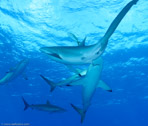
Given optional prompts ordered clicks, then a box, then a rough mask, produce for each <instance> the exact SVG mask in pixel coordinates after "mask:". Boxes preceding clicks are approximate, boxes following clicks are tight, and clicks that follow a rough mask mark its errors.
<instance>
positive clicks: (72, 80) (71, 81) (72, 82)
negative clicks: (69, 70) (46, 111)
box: [40, 69, 112, 92]
mask: <svg viewBox="0 0 148 126" xmlns="http://www.w3.org/2000/svg"><path fill="white" fill-rule="evenodd" d="M86 74H87V69H86V70H77V72H75V74H74V75H72V76H71V77H69V78H67V79H65V80H62V81H60V82H58V83H55V82H53V81H51V80H49V79H48V78H47V77H44V76H43V75H40V76H41V78H42V79H43V80H44V81H45V82H46V83H47V84H48V85H49V86H50V87H51V88H50V92H52V91H53V90H54V89H55V88H56V87H57V86H60V87H61V86H76V85H81V83H78V81H79V80H81V79H82V78H84V77H85V76H86ZM97 88H102V89H104V90H106V91H108V92H112V89H111V88H110V86H108V85H107V84H106V83H105V82H104V81H103V80H99V81H98V84H97Z"/></svg>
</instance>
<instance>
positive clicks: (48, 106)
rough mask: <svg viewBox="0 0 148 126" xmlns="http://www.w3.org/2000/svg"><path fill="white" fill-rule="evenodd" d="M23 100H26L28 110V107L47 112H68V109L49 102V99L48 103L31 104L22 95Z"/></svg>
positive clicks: (25, 108)
mask: <svg viewBox="0 0 148 126" xmlns="http://www.w3.org/2000/svg"><path fill="white" fill-rule="evenodd" d="M22 100H23V102H24V105H25V107H24V111H25V110H27V109H28V108H31V109H36V110H39V111H45V112H49V113H54V112H66V110H65V109H64V108H61V107H58V106H56V105H53V104H51V103H50V102H49V100H47V102H46V104H36V105H34V104H32V105H29V104H28V103H27V102H26V100H25V99H24V97H22Z"/></svg>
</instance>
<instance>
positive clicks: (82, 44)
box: [79, 37, 86, 46]
mask: <svg viewBox="0 0 148 126" xmlns="http://www.w3.org/2000/svg"><path fill="white" fill-rule="evenodd" d="M85 41H86V37H85V38H84V39H83V41H82V42H80V43H79V46H85Z"/></svg>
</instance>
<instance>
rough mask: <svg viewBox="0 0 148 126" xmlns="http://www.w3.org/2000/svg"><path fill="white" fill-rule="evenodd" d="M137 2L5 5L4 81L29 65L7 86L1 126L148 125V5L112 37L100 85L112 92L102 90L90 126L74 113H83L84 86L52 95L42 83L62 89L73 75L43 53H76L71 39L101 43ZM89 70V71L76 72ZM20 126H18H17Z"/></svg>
mask: <svg viewBox="0 0 148 126" xmlns="http://www.w3.org/2000/svg"><path fill="white" fill-rule="evenodd" d="M129 1H130V0H124V1H123V0H84V1H81V0H24V1H23V0H0V78H2V77H3V76H4V75H5V74H6V72H8V71H9V69H10V68H12V67H14V66H15V65H16V64H17V63H18V62H20V61H21V60H22V59H24V58H29V59H30V62H29V64H28V66H27V67H26V69H25V71H24V73H25V75H26V76H27V78H28V80H25V79H24V78H23V76H22V75H20V76H18V77H17V78H15V79H14V80H12V81H10V82H9V83H7V84H5V85H0V125H23V124H24V125H25V124H26V125H30V126H81V125H84V126H148V119H147V118H148V116H147V115H148V36H147V35H148V1H147V0H139V2H138V3H137V4H136V5H134V6H133V7H132V8H131V10H130V11H129V12H128V14H127V15H126V16H125V18H124V19H123V20H122V21H121V23H120V25H119V27H118V28H117V29H116V31H115V32H114V34H113V35H112V36H111V38H110V40H109V42H108V45H107V48H106V49H105V52H104V53H103V55H102V58H103V60H104V65H103V71H102V74H101V79H102V80H104V81H105V82H106V83H107V84H108V85H109V86H110V87H111V88H112V90H113V92H112V93H110V92H106V91H104V90H102V89H97V90H96V92H95V94H94V96H93V99H92V101H91V106H90V107H89V109H88V111H87V113H86V117H85V120H84V123H83V124H81V123H80V115H78V113H77V112H76V111H75V110H74V109H73V108H72V107H71V106H70V104H71V103H73V104H75V105H77V106H80V107H81V106H82V87H81V86H73V87H59V88H56V89H55V91H54V92H53V93H51V92H50V87H49V86H48V85H47V83H46V82H45V81H44V80H43V79H42V78H41V77H40V76H39V75H40V74H42V75H44V76H46V77H48V78H50V79H51V80H52V81H54V82H58V81H60V80H62V79H64V78H67V77H69V76H71V75H72V72H70V70H69V69H68V68H67V67H66V66H65V65H63V64H61V63H58V62H55V61H53V60H50V59H49V58H48V57H47V55H45V54H43V53H41V52H40V51H39V49H40V48H41V47H44V46H65V45H66V46H77V43H76V42H75V41H73V40H72V39H71V38H70V37H69V36H68V33H73V34H75V35H76V36H77V37H78V39H79V40H80V41H82V40H83V38H84V37H85V36H87V39H86V45H91V44H94V43H97V42H98V41H99V40H100V38H101V37H102V36H103V35H104V33H105V32H106V30H107V28H108V27H109V25H110V23H111V22H112V21H113V19H114V18H115V17H116V15H117V14H118V13H119V12H120V11H121V9H122V8H123V7H124V6H125V5H126V4H127V3H128V2H129ZM75 67H79V68H81V67H82V68H87V66H86V65H83V66H75ZM22 96H23V97H24V98H25V99H26V101H27V102H28V103H29V104H44V103H46V101H47V100H49V101H50V102H51V103H52V104H55V105H57V106H60V107H63V108H65V109H67V112H65V113H48V112H43V111H37V110H32V109H30V108H29V109H28V110H26V111H24V103H23V101H22V98H21V97H22ZM15 123H16V124H15Z"/></svg>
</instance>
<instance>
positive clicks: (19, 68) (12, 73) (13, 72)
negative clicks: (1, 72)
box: [0, 58, 29, 85]
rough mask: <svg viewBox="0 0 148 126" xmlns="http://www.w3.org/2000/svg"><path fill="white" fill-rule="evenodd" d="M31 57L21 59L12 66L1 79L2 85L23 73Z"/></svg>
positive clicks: (0, 83)
mask: <svg viewBox="0 0 148 126" xmlns="http://www.w3.org/2000/svg"><path fill="white" fill-rule="evenodd" d="M28 62H29V59H28V58H26V59H23V60H21V61H20V62H19V63H18V64H17V65H16V66H15V67H13V68H10V70H9V71H8V72H7V73H6V75H5V76H4V77H3V78H2V79H1V80H0V85H3V84H6V83H8V82H10V81H11V80H13V79H15V78H16V77H18V76H19V75H20V74H22V73H23V71H24V70H25V68H26V66H27V65H28Z"/></svg>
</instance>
